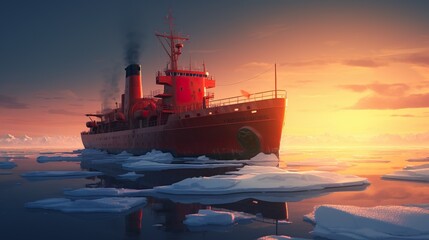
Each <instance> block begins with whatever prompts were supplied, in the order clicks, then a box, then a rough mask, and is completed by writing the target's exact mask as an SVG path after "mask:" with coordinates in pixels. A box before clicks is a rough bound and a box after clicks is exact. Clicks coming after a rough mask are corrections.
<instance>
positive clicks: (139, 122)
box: [81, 22, 287, 159]
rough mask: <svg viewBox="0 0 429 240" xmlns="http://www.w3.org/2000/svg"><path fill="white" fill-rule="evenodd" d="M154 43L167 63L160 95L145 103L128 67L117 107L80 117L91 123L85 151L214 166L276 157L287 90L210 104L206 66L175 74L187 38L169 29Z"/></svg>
mask: <svg viewBox="0 0 429 240" xmlns="http://www.w3.org/2000/svg"><path fill="white" fill-rule="evenodd" d="M156 36H157V37H158V39H159V41H160V42H161V44H162V47H163V48H164V50H165V51H166V53H167V55H168V56H169V58H170V59H169V60H170V62H169V64H168V65H167V67H166V69H165V70H164V71H163V72H161V71H158V73H157V76H156V84H159V85H163V86H164V91H163V92H161V91H159V92H156V93H154V94H152V95H153V96H152V97H143V90H142V82H141V66H140V65H138V64H131V65H129V66H128V67H126V68H125V71H126V79H125V93H124V94H122V96H121V104H120V106H119V107H118V106H117V107H116V109H113V110H111V111H109V112H104V113H100V114H86V116H88V117H90V120H91V121H89V122H87V123H86V126H87V127H88V128H89V130H88V131H85V132H82V133H81V137H82V142H83V145H84V146H85V148H91V149H100V150H106V151H108V152H109V153H119V152H122V151H127V152H129V153H132V154H136V155H140V154H145V153H147V152H149V151H151V150H152V149H157V150H161V151H163V152H170V153H172V154H173V156H175V157H184V156H187V157H192V156H201V155H206V156H208V157H210V158H214V159H249V158H251V157H253V156H255V155H257V154H258V153H260V152H262V153H266V154H270V153H274V154H276V155H277V156H278V153H279V147H280V140H281V133H282V128H283V120H284V115H285V105H286V97H287V96H286V91H284V90H277V87H275V90H271V91H265V92H258V93H254V94H243V95H245V96H237V97H231V98H226V99H220V100H214V95H213V93H210V92H208V91H207V90H208V89H211V88H214V87H215V85H216V82H215V80H214V79H213V77H211V76H210V75H209V73H208V72H207V71H206V69H205V65H204V64H203V70H202V71H196V70H191V69H186V70H185V69H181V68H180V69H179V67H178V60H179V56H180V55H181V53H182V48H183V46H184V45H183V42H185V41H186V40H188V38H187V37H184V36H181V35H179V34H176V33H175V32H174V30H173V25H172V23H171V22H170V32H169V33H165V34H158V33H157V34H156ZM276 85H277V84H275V86H276ZM91 117H96V118H97V120H93V119H92V118H91Z"/></svg>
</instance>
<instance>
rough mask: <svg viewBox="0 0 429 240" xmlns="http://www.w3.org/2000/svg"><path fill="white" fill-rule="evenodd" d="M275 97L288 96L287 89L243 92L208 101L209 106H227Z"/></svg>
mask: <svg viewBox="0 0 429 240" xmlns="http://www.w3.org/2000/svg"><path fill="white" fill-rule="evenodd" d="M275 98H287V92H286V90H271V91H265V92H258V93H250V94H248V95H246V96H244V94H243V95H241V96H236V97H230V98H223V99H218V100H213V101H209V102H208V105H207V108H212V107H220V106H227V105H233V104H239V103H246V102H256V101H260V100H267V99H275Z"/></svg>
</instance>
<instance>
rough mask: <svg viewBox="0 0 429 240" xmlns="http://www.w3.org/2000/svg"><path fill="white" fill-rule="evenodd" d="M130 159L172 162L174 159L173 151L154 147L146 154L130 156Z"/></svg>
mask: <svg viewBox="0 0 429 240" xmlns="http://www.w3.org/2000/svg"><path fill="white" fill-rule="evenodd" d="M128 160H132V161H141V160H143V161H151V162H159V163H171V162H172V161H173V160H174V157H173V155H171V153H168V152H167V153H164V152H161V151H158V150H155V149H153V150H152V151H150V152H148V153H146V154H145V155H141V156H135V157H130V158H129V159H128Z"/></svg>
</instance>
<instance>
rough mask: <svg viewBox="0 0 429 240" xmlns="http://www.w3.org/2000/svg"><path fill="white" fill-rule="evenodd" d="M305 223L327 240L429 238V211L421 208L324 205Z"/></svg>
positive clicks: (309, 216)
mask: <svg viewBox="0 0 429 240" xmlns="http://www.w3.org/2000/svg"><path fill="white" fill-rule="evenodd" d="M305 220H306V221H311V222H313V223H314V224H316V226H315V228H314V230H313V232H312V234H313V235H314V236H317V237H323V238H327V239H341V240H342V239H356V240H357V239H359V240H361V239H369V240H371V239H377V240H384V239H385V240H395V239H429V210H427V209H423V208H418V207H404V206H377V207H355V206H342V205H321V206H317V207H315V210H314V211H313V212H312V213H310V214H309V215H306V217H305Z"/></svg>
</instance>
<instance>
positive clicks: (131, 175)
mask: <svg viewBox="0 0 429 240" xmlns="http://www.w3.org/2000/svg"><path fill="white" fill-rule="evenodd" d="M143 176H144V174H138V173H136V172H127V173H124V174H121V175H118V176H117V177H116V178H117V179H123V180H131V181H134V180H137V179H138V178H141V177H143Z"/></svg>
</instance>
